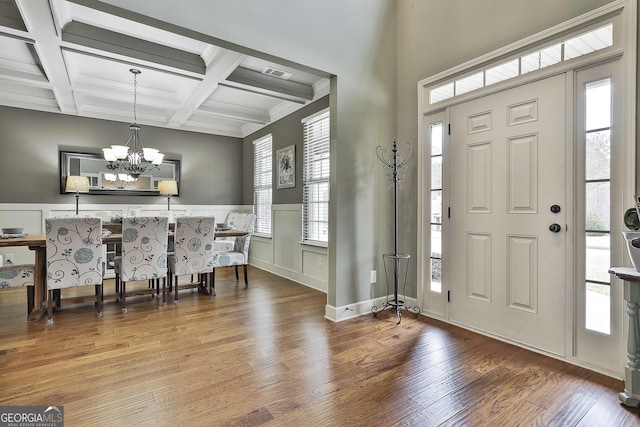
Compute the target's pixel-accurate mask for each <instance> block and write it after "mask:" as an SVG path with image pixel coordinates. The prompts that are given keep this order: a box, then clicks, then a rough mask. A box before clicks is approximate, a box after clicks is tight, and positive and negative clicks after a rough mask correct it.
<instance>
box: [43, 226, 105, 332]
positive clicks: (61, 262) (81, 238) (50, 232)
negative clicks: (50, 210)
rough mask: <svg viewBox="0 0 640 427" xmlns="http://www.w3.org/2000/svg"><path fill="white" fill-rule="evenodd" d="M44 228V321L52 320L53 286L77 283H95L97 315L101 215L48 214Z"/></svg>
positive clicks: (101, 265)
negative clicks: (45, 290)
mask: <svg viewBox="0 0 640 427" xmlns="http://www.w3.org/2000/svg"><path fill="white" fill-rule="evenodd" d="M45 229H46V233H45V234H46V239H47V241H46V245H47V291H48V293H47V314H48V315H47V320H48V323H53V293H54V290H61V289H65V288H73V287H80V286H95V293H96V300H97V304H96V307H97V315H98V317H100V316H102V281H103V275H104V263H103V262H102V219H101V218H98V217H84V218H78V217H69V218H48V219H46V220H45Z"/></svg>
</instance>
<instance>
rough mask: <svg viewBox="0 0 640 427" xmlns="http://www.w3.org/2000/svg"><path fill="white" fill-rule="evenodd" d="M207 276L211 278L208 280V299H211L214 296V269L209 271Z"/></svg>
mask: <svg viewBox="0 0 640 427" xmlns="http://www.w3.org/2000/svg"><path fill="white" fill-rule="evenodd" d="M209 275H210V276H211V277H210V278H209V297H213V296H215V294H216V269H215V268H214V269H213V270H211V273H209Z"/></svg>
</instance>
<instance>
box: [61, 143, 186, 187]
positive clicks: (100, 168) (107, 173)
mask: <svg viewBox="0 0 640 427" xmlns="http://www.w3.org/2000/svg"><path fill="white" fill-rule="evenodd" d="M107 164H108V162H107V161H106V160H105V159H104V157H102V154H98V153H83V152H77V151H66V150H60V193H65V183H66V181H67V176H69V175H80V176H86V177H88V178H89V184H90V187H89V194H117V195H122V196H126V195H158V194H159V192H158V183H159V182H160V181H164V180H173V181H177V182H178V189H180V160H172V159H166V158H165V159H164V160H163V161H162V164H161V165H158V166H157V167H154V168H151V169H149V170H147V171H145V173H144V174H142V175H140V177H138V179H136V180H133V179H132V178H130V177H126V176H124V175H121V176H118V174H117V171H113V170H111V169H109V168H108V167H107Z"/></svg>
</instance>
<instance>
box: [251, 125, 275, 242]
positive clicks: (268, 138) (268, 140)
mask: <svg viewBox="0 0 640 427" xmlns="http://www.w3.org/2000/svg"><path fill="white" fill-rule="evenodd" d="M267 144H268V147H265V146H267ZM259 149H265V152H264V153H263V155H262V156H258V150H259ZM266 150H268V152H267V151H266ZM260 161H262V162H264V164H265V167H264V168H262V167H259V165H260ZM266 165H268V166H266ZM258 169H259V170H258ZM258 174H260V175H263V176H264V180H260V179H257V178H258ZM267 176H268V178H267ZM256 181H260V183H256ZM267 181H268V182H267ZM264 190H269V191H270V194H271V197H270V201H269V203H268V206H269V207H268V211H269V214H268V218H264V219H263V218H262V216H261V215H259V210H260V209H258V205H259V203H258V197H257V192H258V191H264ZM272 204H273V137H272V135H271V134H268V135H265V136H263V137H260V138H258V139H256V140H255V141H253V213H254V215H255V216H256V224H255V232H254V235H256V236H261V237H271V236H272V233H273V226H272V224H271V222H272ZM266 205H267V204H265V207H266ZM263 227H268V229H267V228H263Z"/></svg>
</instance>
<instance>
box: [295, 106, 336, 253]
mask: <svg viewBox="0 0 640 427" xmlns="http://www.w3.org/2000/svg"><path fill="white" fill-rule="evenodd" d="M302 134H303V159H302V160H303V171H302V241H303V242H305V243H311V244H317V245H323V246H326V245H327V243H328V242H329V165H330V164H329V109H326V110H323V111H321V112H319V113H317V114H314V115H313V116H309V117H307V118H305V119H303V120H302Z"/></svg>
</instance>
